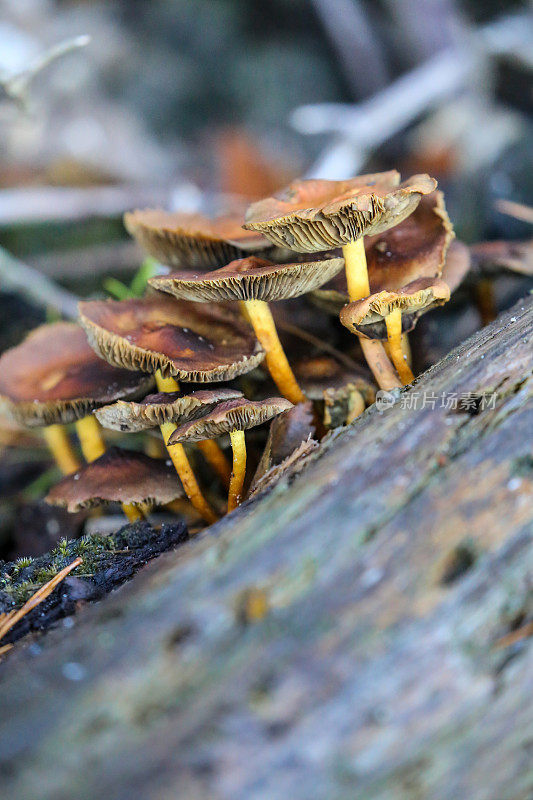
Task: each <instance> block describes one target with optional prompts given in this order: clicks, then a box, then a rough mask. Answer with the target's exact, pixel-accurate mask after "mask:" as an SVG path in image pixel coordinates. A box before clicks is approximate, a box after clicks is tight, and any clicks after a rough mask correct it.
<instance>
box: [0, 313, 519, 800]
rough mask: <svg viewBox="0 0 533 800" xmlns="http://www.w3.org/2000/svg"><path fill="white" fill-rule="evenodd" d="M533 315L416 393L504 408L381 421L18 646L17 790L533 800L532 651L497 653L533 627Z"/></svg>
mask: <svg viewBox="0 0 533 800" xmlns="http://www.w3.org/2000/svg"><path fill="white" fill-rule="evenodd" d="M532 321H533V300H532V299H531V298H529V299H528V300H527V301H526V300H524V301H522V302H521V303H519V304H518V305H517V306H515V307H514V308H513V309H512V310H511V312H509V313H507V314H505V315H503V316H502V317H501V318H500V319H499V320H498V321H497V322H496V323H494V324H493V325H491V326H490V327H488V328H485V329H484V330H483V331H481V332H479V333H478V334H476V335H475V336H474V337H472V338H471V339H470V340H468V341H467V342H466V343H464V344H463V345H462V346H461V347H459V348H458V349H456V350H455V351H453V352H452V353H450V355H449V356H447V358H445V359H443V361H441V362H440V363H439V364H437V365H436V366H435V367H433V368H432V369H431V370H429V371H428V372H427V373H425V374H424V375H423V376H421V378H420V379H419V380H418V381H417V383H416V384H415V385H414V386H413V387H412V388H410V389H408V390H407V391H406V392H405V393H404V395H405V397H408V396H410V395H412V394H413V393H414V392H422V391H424V390H427V391H432V392H434V393H435V394H436V395H437V396H439V394H440V393H442V392H445V393H453V392H455V393H458V394H461V393H463V392H468V393H473V394H475V395H476V397H478V398H480V397H482V396H484V395H488V394H490V393H493V392H495V393H496V402H495V407H494V408H490V407H488V408H485V410H480V409H479V408H478V409H477V410H478V412H479V413H468V412H463V413H458V412H455V411H453V410H447V409H445V408H440V407H438V403H437V404H436V405H437V407H436V408H434V409H433V408H431V403H430V404H429V405H428V404H427V403H426V406H425V407H424V408H421V407H418V408H417V409H412V408H408V407H404V406H405V403H402V402H397V403H396V404H395V405H393V406H392V407H391V408H388V409H386V410H384V411H382V412H379V411H378V410H377V408H376V407H375V406H374V407H372V408H371V409H369V410H367V411H366V412H365V413H364V414H363V415H362V416H361V417H358V418H357V419H356V420H355V422H354V423H353V424H352V425H351V426H350V428H349V429H344V430H341V431H339V432H338V433H336V434H334V435H332V436H331V437H330V439H329V440H328V441H327V442H326V443H325V444H323V445H322V446H321V448H320V450H319V452H318V455H317V457H316V459H315V461H314V462H313V463H311V465H310V466H309V467H308V468H307V469H306V470H305V472H304V473H303V474H302V475H300V476H299V477H298V478H297V479H296V480H295V482H294V483H293V484H292V485H291V486H290V487H289V488H286V487H283V486H278V487H277V488H276V489H275V490H274V491H273V492H271V493H270V494H269V495H265V496H264V497H263V498H262V499H260V500H259V501H258V502H256V503H254V504H251V505H250V504H245V505H244V506H243V507H241V509H240V510H239V511H237V512H236V513H235V514H233V515H231V516H230V517H229V518H226V519H225V520H222V521H221V522H219V523H217V524H216V525H215V526H213V527H212V528H211V529H210V530H208V531H206V532H205V533H204V534H203V535H202V536H201V537H200V538H198V539H196V540H195V541H193V542H191V543H190V544H187V545H184V546H182V547H180V548H179V549H178V550H176V551H175V552H174V553H170V554H168V555H166V556H163V557H162V558H160V559H158V560H157V562H155V563H153V564H152V565H150V566H149V567H147V568H146V569H145V570H144V571H143V572H142V573H140V574H139V575H138V576H137V577H136V579H135V580H134V581H133V582H132V583H131V584H129V585H128V586H126V587H124V588H123V589H121V590H119V591H118V592H116V593H115V594H114V595H112V596H110V597H108V598H107V599H106V600H105V601H103V602H102V603H101V604H99V605H98V606H94V607H92V608H86V609H84V610H82V611H81V612H80V613H79V615H78V616H77V617H76V625H75V628H74V629H67V630H64V629H62V628H59V629H58V630H56V631H53V632H51V633H50V634H48V635H47V636H46V637H45V638H43V639H42V640H41V642H40V643H41V645H42V652H40V653H38V654H37V655H36V654H35V653H34V652H32V648H30V647H28V646H27V645H26V646H24V645H19V646H18V651H15V652H14V653H13V654H12V655H11V657H10V658H9V659H6V661H5V663H4V664H3V665H2V666H1V667H0V784H1V785H2V790H3V791H2V794H3V795H5V796H6V797H9V798H10V800H33V798H39V800H48V798H50V800H51V798H54V800H67V798H68V800H70V798H73V797H75V798H76V800H94V798H95V797H100V796H102V797H105V798H110V799H111V800H122V799H123V798H124V800H126V798H131V797H135V798H136V797H139V798H141V797H142V798H143V800H152V799H153V800H167V798H168V800H170V798H172V800H175V799H176V798H187V800H200V798H201V799H202V800H204V799H205V798H213V800H226V798H228V799H229V798H231V800H251V799H252V798H253V800H286V799H287V798H291V800H310V798H312V799H313V800H315V799H318V800H322V798H324V799H326V798H327V800H331V799H333V800H344V798H346V800H348V799H350V800H352V798H357V799H358V800H426V799H427V800H456V799H457V798H464V800H474V798H475V800H526V799H527V798H529V797H530V796H531V792H532V790H533V774H532V771H531V763H532V753H531V749H532V746H533V709H532V705H531V702H530V700H531V696H532V690H533V648H532V647H531V639H527V638H524V639H520V636H518V641H516V642H515V643H514V644H510V645H509V644H508V645H507V646H502V645H501V641H503V642H504V644H505V642H506V641H509V640H503V639H502V637H504V636H506V634H508V633H509V632H510V631H511V630H514V629H519V628H520V626H521V625H522V624H523V622H524V621H527V619H528V617H530V615H531V612H532V608H531V606H532V600H531V581H532V567H533V563H532V562H533V558H532V548H531V535H532V529H533V509H532V506H533V503H532V501H533V459H532V455H531V431H532V429H533V409H532V403H531V394H532V387H533V379H532V374H531V373H532V360H533V359H532V348H531V328H532ZM404 395H402V396H404ZM478 405H479V403H478ZM528 603H529V605H528ZM515 638H516V637H515ZM73 664H74V665H75V668H74V669H73V667H72V665H73ZM72 677H75V678H77V679H76V680H72Z"/></svg>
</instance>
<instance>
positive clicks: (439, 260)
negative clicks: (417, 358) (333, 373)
mask: <svg viewBox="0 0 533 800" xmlns="http://www.w3.org/2000/svg"><path fill="white" fill-rule="evenodd" d="M453 236H454V233H453V227H452V224H451V222H450V220H449V217H448V214H447V213H446V206H445V204H444V197H443V194H442V192H439V191H434V192H431V194H428V195H425V196H423V197H422V198H421V200H420V203H419V204H418V206H417V207H416V209H415V211H414V212H413V213H412V214H411V215H410V216H409V217H407V219H405V220H404V221H403V222H401V223H400V224H399V225H397V226H395V227H394V228H390V229H389V230H387V231H386V232H385V233H383V234H380V235H377V236H367V237H366V238H365V251H366V258H367V264H368V276H369V283H370V294H372V295H373V294H376V293H378V292H381V291H384V290H391V291H398V290H400V289H402V287H404V286H406V285H408V284H409V283H412V282H413V281H415V280H418V279H419V278H438V277H440V276H441V273H442V270H443V265H444V263H445V259H446V258H447V253H448V249H449V246H450V243H451V242H452V239H453ZM313 299H314V301H315V302H317V303H318V305H320V306H321V307H322V308H325V309H326V310H327V311H331V312H332V313H335V314H338V313H339V312H340V310H341V308H342V306H343V305H344V304H345V303H347V302H349V297H348V287H347V282H346V278H345V276H342V275H338V276H336V278H335V279H334V280H333V281H332V282H330V285H329V286H327V287H325V288H323V289H317V290H316V291H315V292H314V293H313ZM400 323H401V320H400V319H399V314H398V313H396V314H395V315H393V316H392V317H391V319H390V320H389V326H390V329H391V337H392V338H394V339H395V340H397V338H398V335H399V331H398V328H399V326H400ZM395 326H396V327H395ZM400 335H401V331H400ZM407 347H408V342H407V337H406V335H404V337H403V349H404V350H405V349H406V348H407ZM391 353H392V354H395V355H396V354H397V353H398V351H397V350H396V349H395V348H394V347H393V348H392V351H391ZM404 356H405V353H403V352H402V357H401V361H400V362H399V364H398V363H396V362H395V361H394V358H393V363H394V366H395V367H396V369H397V371H398V372H400V371H401V372H402V373H403V374H404V375H407V374H408V372H407V371H406V370H404V364H405V357H404Z"/></svg>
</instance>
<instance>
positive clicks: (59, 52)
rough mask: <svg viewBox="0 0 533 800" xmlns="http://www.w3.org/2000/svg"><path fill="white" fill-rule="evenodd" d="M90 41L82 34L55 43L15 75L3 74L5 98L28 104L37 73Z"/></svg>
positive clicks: (0, 82) (1, 85) (0, 84)
mask: <svg viewBox="0 0 533 800" xmlns="http://www.w3.org/2000/svg"><path fill="white" fill-rule="evenodd" d="M90 41H91V37H90V36H85V35H82V36H75V37H74V38H72V39H67V40H65V41H64V42H59V44H56V45H54V46H53V47H51V48H50V49H49V50H46V52H44V53H43V54H42V55H40V56H38V57H37V58H36V59H35V61H34V62H33V64H30V66H29V67H28V68H27V69H25V70H22V72H18V73H16V74H15V75H7V76H6V75H1V76H0V90H1V91H2V94H3V96H4V98H7V99H8V100H11V101H13V102H14V103H16V104H17V105H20V106H22V107H24V106H26V105H27V102H28V89H29V86H30V83H31V82H32V81H33V79H34V78H35V77H36V75H38V74H39V73H40V72H42V71H43V69H45V67H47V66H48V65H49V64H51V63H52V62H53V61H57V59H58V58H60V57H61V56H64V55H66V54H67V53H71V52H72V51H73V50H78V49H79V48H80V47H86V46H87V45H88V44H89V42H90Z"/></svg>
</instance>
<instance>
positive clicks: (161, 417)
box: [94, 388, 243, 433]
mask: <svg viewBox="0 0 533 800" xmlns="http://www.w3.org/2000/svg"><path fill="white" fill-rule="evenodd" d="M242 396H243V394H242V392H239V391H238V390H237V389H223V388H220V389H219V388H215V389H199V390H197V391H193V392H190V393H187V394H184V393H183V391H179V392H157V394H149V395H147V396H146V397H145V398H144V399H143V400H138V401H131V402H126V401H124V400H118V401H117V402H116V403H113V404H112V405H109V406H103V407H102V408H99V409H98V410H97V411H95V412H94V414H95V417H96V418H97V419H98V422H100V424H101V425H103V426H104V428H110V429H111V430H115V431H121V432H123V433H136V432H137V431H145V430H148V429H149V428H157V427H159V426H161V425H164V424H165V423H166V422H175V423H178V422H179V423H180V424H182V423H184V422H188V420H189V419H194V418H195V417H198V416H201V415H202V414H204V413H206V412H208V411H212V410H213V408H215V406H216V405H217V403H221V402H224V401H226V400H236V399H237V398H241V397H242Z"/></svg>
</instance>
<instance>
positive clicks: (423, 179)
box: [244, 170, 437, 388]
mask: <svg viewBox="0 0 533 800" xmlns="http://www.w3.org/2000/svg"><path fill="white" fill-rule="evenodd" d="M436 185H437V184H436V181H435V180H434V179H433V178H430V177H429V175H415V176H413V177H411V178H409V179H408V180H406V181H403V183H400V174H399V173H398V172H397V171H396V170H391V171H390V172H380V173H374V174H371V175H360V176H358V177H356V178H351V179H349V180H345V181H327V180H309V181H294V182H293V183H292V184H290V186H289V187H288V188H287V189H285V190H284V191H283V192H281V193H280V194H279V195H277V196H274V197H270V198H266V199H265V200H260V201H258V202H256V203H253V204H252V205H251V206H250V207H249V209H248V211H247V213H246V223H245V225H244V227H245V228H246V229H247V230H255V231H258V232H260V233H263V234H264V235H265V236H266V237H267V238H268V239H270V241H272V242H273V243H274V244H278V245H282V246H285V247H289V248H290V249H292V250H297V251H299V252H316V251H319V250H327V249H328V248H331V247H338V246H341V247H342V252H343V256H344V260H345V268H346V280H347V285H348V295H349V298H350V300H351V301H355V300H360V299H361V298H363V297H366V296H368V295H369V294H370V284H369V279H368V270H367V265H366V256H365V247H364V243H363V237H364V236H367V235H370V234H380V233H383V232H384V231H386V230H387V229H389V228H391V227H393V226H395V225H398V224H399V223H400V222H402V221H403V220H404V219H405V218H406V217H408V216H409V214H411V213H412V212H413V211H414V210H415V208H416V207H417V205H418V203H419V201H420V198H421V197H422V196H423V195H426V194H429V193H431V192H432V191H434V189H435V188H436ZM360 341H361V347H362V348H363V352H364V353H365V357H367V360H368V359H369V364H370V365H371V366H372V364H375V363H376V352H375V351H376V350H377V349H379V348H380V347H381V345H380V344H379V343H377V344H376V343H373V345H367V343H366V340H365V339H364V338H361V339H360ZM383 359H386V354H385V353H382V354H381V358H380V359H378V360H381V361H383ZM374 372H375V374H376V377H377V379H378V380H380V381H381V384H380V385H382V388H392V386H394V385H398V384H397V380H396V379H395V378H394V375H393V370H392V367H390V369H389V370H388V371H387V373H388V374H387V375H386V376H385V375H383V374H382V372H381V371H379V370H377V368H376V369H375V370H374Z"/></svg>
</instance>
